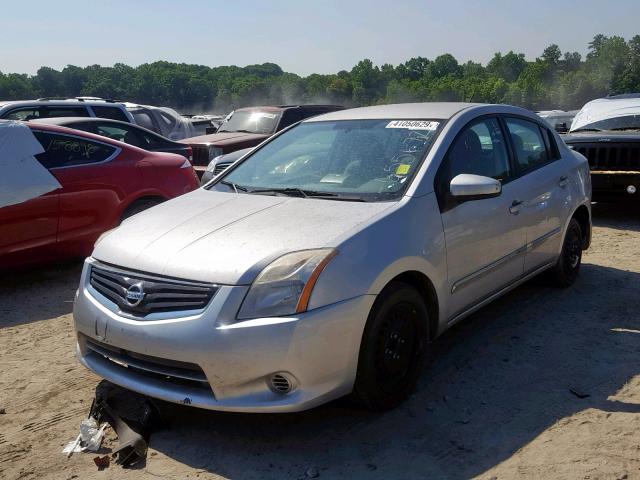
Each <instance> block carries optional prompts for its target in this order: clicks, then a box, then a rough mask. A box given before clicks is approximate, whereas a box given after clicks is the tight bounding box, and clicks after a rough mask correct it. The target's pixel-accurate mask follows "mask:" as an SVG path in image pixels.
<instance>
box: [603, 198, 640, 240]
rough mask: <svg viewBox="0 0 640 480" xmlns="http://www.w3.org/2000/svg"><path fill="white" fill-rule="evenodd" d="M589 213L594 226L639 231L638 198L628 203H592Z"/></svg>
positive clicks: (639, 213)
mask: <svg viewBox="0 0 640 480" xmlns="http://www.w3.org/2000/svg"><path fill="white" fill-rule="evenodd" d="M591 214H592V216H593V225H594V226H597V227H605V228H613V229H616V230H631V231H634V232H640V198H639V199H636V200H635V201H634V202H629V203H625V202H619V203H594V204H593V205H592V206H591Z"/></svg>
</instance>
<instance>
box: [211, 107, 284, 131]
mask: <svg viewBox="0 0 640 480" xmlns="http://www.w3.org/2000/svg"><path fill="white" fill-rule="evenodd" d="M279 117H280V114H279V113H274V112H261V111H258V110H240V111H236V112H233V113H232V114H231V116H230V117H229V118H228V119H227V120H226V121H225V122H224V123H223V124H222V125H220V128H219V129H218V132H247V133H262V134H271V133H273V132H275V131H276V126H277V125H278V119H279Z"/></svg>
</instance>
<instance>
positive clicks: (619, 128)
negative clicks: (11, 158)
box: [609, 127, 640, 132]
mask: <svg viewBox="0 0 640 480" xmlns="http://www.w3.org/2000/svg"><path fill="white" fill-rule="evenodd" d="M609 130H611V131H612V132H623V131H625V130H640V127H617V128H610V129H609Z"/></svg>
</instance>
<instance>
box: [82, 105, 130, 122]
mask: <svg viewBox="0 0 640 480" xmlns="http://www.w3.org/2000/svg"><path fill="white" fill-rule="evenodd" d="M91 109H92V110H93V113H95V115H96V117H100V118H110V119H111V120H120V121H121V122H129V119H128V118H127V116H126V115H125V114H124V112H123V111H122V109H120V108H118V107H91Z"/></svg>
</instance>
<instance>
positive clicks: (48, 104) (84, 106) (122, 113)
mask: <svg viewBox="0 0 640 480" xmlns="http://www.w3.org/2000/svg"><path fill="white" fill-rule="evenodd" d="M54 117H99V118H109V119H111V120H120V121H121V122H128V123H136V122H135V121H134V118H133V116H132V115H131V114H130V113H129V112H128V111H127V109H126V108H125V106H124V104H122V103H117V102H113V101H110V100H101V99H94V98H83V97H77V98H38V99H36V100H18V101H8V102H0V119H3V120H22V121H29V120H35V119H39V118H54Z"/></svg>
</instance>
